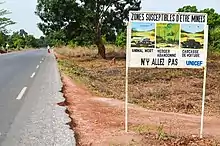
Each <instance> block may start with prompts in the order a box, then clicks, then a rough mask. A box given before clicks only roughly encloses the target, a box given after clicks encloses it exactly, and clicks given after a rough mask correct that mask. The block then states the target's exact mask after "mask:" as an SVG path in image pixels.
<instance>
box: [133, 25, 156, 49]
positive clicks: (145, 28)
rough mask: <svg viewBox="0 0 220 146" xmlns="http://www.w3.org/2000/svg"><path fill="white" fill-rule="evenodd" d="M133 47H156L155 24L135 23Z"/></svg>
mask: <svg viewBox="0 0 220 146" xmlns="http://www.w3.org/2000/svg"><path fill="white" fill-rule="evenodd" d="M131 47H140V48H141V47H144V48H154V47H155V23H143V22H133V23H132V29H131Z"/></svg>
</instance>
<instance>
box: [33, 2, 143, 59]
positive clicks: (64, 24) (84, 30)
mask: <svg viewBox="0 0 220 146" xmlns="http://www.w3.org/2000/svg"><path fill="white" fill-rule="evenodd" d="M140 4H141V0H78V1H76V0H50V1H45V0H38V4H37V10H36V14H37V15H38V16H39V17H40V19H41V20H42V23H39V24H38V26H39V28H40V30H42V32H43V33H44V34H45V35H46V36H48V37H49V39H50V43H51V45H60V44H61V45H66V44H71V45H90V44H96V46H97V47H98V53H99V55H101V56H102V57H103V58H105V45H104V43H105V42H109V43H115V42H117V44H119V45H120V44H123V43H124V42H122V41H121V40H118V39H122V40H125V39H124V37H122V35H124V32H125V29H126V24H125V21H126V20H128V13H129V11H130V10H140ZM116 34H118V36H117V35H116Z"/></svg>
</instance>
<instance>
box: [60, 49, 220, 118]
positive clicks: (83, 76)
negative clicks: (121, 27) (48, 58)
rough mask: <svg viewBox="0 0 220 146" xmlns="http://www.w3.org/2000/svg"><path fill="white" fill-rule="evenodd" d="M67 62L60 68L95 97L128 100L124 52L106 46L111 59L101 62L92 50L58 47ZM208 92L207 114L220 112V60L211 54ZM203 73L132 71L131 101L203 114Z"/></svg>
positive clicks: (186, 71)
mask: <svg viewBox="0 0 220 146" xmlns="http://www.w3.org/2000/svg"><path fill="white" fill-rule="evenodd" d="M56 52H57V53H59V54H61V55H65V56H67V57H68V59H60V60H59V64H60V69H61V70H62V71H64V72H65V73H68V75H70V76H71V77H72V78H74V79H75V80H76V79H77V80H78V81H79V82H80V83H84V84H86V85H87V86H88V87H89V88H90V89H91V90H92V91H93V92H94V93H95V94H98V95H101V96H104V97H113V98H117V99H121V100H123V99H124V97H125V58H124V57H125V53H124V52H125V51H124V50H122V49H121V48H117V47H114V46H110V45H109V46H107V57H108V58H110V59H111V58H113V57H116V65H111V64H110V62H111V61H110V60H103V59H98V58H97V57H96V54H97V49H96V48H95V47H94V46H91V47H77V48H72V49H69V48H66V47H64V48H57V49H56ZM208 62H209V63H208V75H207V93H206V105H205V106H206V109H205V111H206V113H205V114H206V115H219V113H220V90H219V88H220V83H219V80H220V57H219V55H216V54H214V55H213V54H209V61H208ZM202 78H203V72H202V70H195V69H130V70H129V102H131V103H135V104H138V105H141V106H143V107H145V108H148V109H153V110H159V111H169V112H179V113H187V114H196V115H200V112H201V96H202Z"/></svg>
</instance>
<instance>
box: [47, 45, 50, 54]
mask: <svg viewBox="0 0 220 146" xmlns="http://www.w3.org/2000/svg"><path fill="white" fill-rule="evenodd" d="M47 51H48V53H50V46H49V45H48V46H47Z"/></svg>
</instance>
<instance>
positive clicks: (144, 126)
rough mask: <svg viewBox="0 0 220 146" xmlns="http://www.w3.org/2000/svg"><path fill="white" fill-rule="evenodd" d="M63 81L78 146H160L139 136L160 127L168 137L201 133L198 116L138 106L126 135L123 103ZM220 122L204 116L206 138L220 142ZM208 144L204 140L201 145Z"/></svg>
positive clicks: (133, 107)
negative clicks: (95, 94) (219, 140)
mask: <svg viewBox="0 0 220 146" xmlns="http://www.w3.org/2000/svg"><path fill="white" fill-rule="evenodd" d="M62 81H63V83H64V86H63V93H64V96H65V99H66V100H65V103H66V105H67V109H68V110H67V113H68V114H69V115H70V117H71V118H72V123H71V126H72V128H74V130H75V131H76V132H77V139H78V145H82V146H84V145H85V146H87V145H94V146H99V145H100V146H105V145H106V146H107V145H114V144H121V145H129V144H134V145H160V144H159V143H160V142H158V141H157V140H153V138H152V140H151V139H150V138H149V137H147V138H146V135H145V136H143V135H140V134H141V132H145V133H148V132H149V133H151V132H152V131H156V129H157V128H158V126H161V125H162V126H163V127H164V128H162V131H161V132H163V131H165V132H166V133H168V134H169V135H178V136H182V135H183V136H184V135H187V136H188V135H194V136H198V134H199V128H200V117H198V116H194V115H184V114H176V113H165V112H157V111H151V110H146V109H144V108H141V107H139V106H136V105H129V132H128V133H125V132H124V102H123V101H119V100H116V99H110V98H100V97H96V96H93V95H92V94H90V93H89V92H88V91H87V90H86V89H85V88H84V87H80V86H78V85H75V84H74V83H73V82H72V80H71V79H70V78H69V77H67V76H65V75H63V77H62ZM60 105H61V103H60ZM219 122H220V119H218V118H215V117H205V129H204V134H205V136H207V137H210V136H211V137H215V138H216V139H220V130H219V129H220V124H219ZM146 139H147V140H146ZM208 143H209V144H210V142H208ZM209 144H207V143H206V142H205V140H203V141H202V143H201V144H199V145H209Z"/></svg>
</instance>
